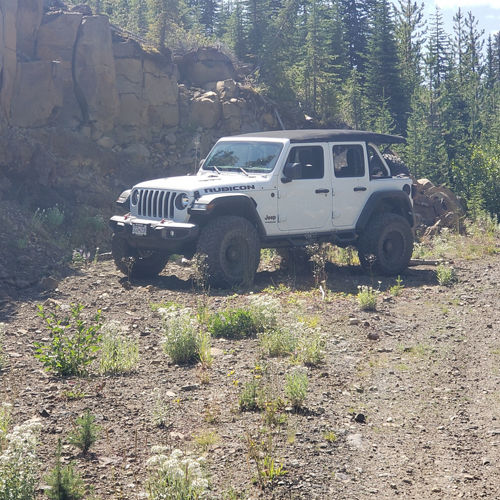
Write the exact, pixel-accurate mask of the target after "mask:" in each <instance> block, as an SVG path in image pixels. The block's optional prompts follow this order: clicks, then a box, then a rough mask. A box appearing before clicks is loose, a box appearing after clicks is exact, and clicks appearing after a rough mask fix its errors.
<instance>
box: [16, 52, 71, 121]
mask: <svg viewBox="0 0 500 500" xmlns="http://www.w3.org/2000/svg"><path fill="white" fill-rule="evenodd" d="M56 74H57V63H54V62H50V61H32V62H26V63H18V67H17V74H16V83H15V93H14V96H13V99H12V106H11V123H12V125H14V126H18V127H40V126H42V125H47V124H49V123H50V122H51V121H53V119H54V116H55V113H56V112H57V109H58V108H60V107H61V105H62V92H61V89H59V88H57V85H56Z"/></svg>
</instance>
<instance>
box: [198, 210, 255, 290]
mask: <svg viewBox="0 0 500 500" xmlns="http://www.w3.org/2000/svg"><path fill="white" fill-rule="evenodd" d="M197 253H199V254H204V255H206V256H207V257H206V261H205V262H206V265H207V271H208V272H207V274H208V281H209V283H210V284H211V285H212V286H215V287H223V288H225V287H234V286H243V287H248V286H251V285H252V283H253V280H254V277H255V272H256V270H257V267H258V266H259V261H260V244H259V235H258V233H257V230H256V229H255V226H254V225H253V224H252V223H251V222H250V221H249V220H247V219H245V218H243V217H237V216H233V215H224V216H220V217H216V218H215V219H213V220H211V221H210V222H209V223H208V224H207V225H206V226H205V227H204V228H203V229H202V231H201V234H200V237H199V239H198V246H197Z"/></svg>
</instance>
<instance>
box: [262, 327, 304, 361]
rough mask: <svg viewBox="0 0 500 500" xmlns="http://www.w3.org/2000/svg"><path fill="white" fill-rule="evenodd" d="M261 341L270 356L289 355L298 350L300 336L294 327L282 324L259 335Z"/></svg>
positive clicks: (263, 348)
mask: <svg viewBox="0 0 500 500" xmlns="http://www.w3.org/2000/svg"><path fill="white" fill-rule="evenodd" d="M259 342H260V347H261V348H262V350H263V351H264V353H265V354H267V355H268V356H271V357H278V356H288V355H290V354H292V353H293V352H294V351H295V350H296V348H297V344H298V338H297V335H296V333H295V332H294V331H293V329H292V328H289V327H287V326H281V327H277V328H273V329H271V330H265V331H264V332H262V333H261V334H260V335H259Z"/></svg>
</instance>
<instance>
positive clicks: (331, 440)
mask: <svg viewBox="0 0 500 500" xmlns="http://www.w3.org/2000/svg"><path fill="white" fill-rule="evenodd" d="M323 437H324V438H325V440H326V441H328V442H329V443H334V442H335V441H337V435H336V434H335V432H333V431H326V432H325V433H324V434H323Z"/></svg>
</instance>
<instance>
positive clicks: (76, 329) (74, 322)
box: [34, 304, 102, 376]
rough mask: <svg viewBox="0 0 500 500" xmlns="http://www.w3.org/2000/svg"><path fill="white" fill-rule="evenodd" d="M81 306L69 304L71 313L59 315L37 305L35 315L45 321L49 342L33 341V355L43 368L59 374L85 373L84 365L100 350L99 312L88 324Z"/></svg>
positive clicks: (85, 366) (92, 359) (100, 324)
mask: <svg viewBox="0 0 500 500" xmlns="http://www.w3.org/2000/svg"><path fill="white" fill-rule="evenodd" d="M83 308H84V306H83V305H82V304H72V305H71V310H70V316H69V317H66V318H60V317H58V314H57V313H55V312H49V313H47V312H46V311H45V310H44V308H43V306H42V305H39V306H38V316H40V317H41V318H42V319H43V320H44V321H45V325H46V327H47V328H48V330H49V333H50V337H51V341H50V344H48V345H44V344H42V343H40V342H35V343H34V345H35V348H36V351H35V357H36V358H37V359H39V360H40V361H41V362H42V363H43V365H44V366H45V368H46V369H48V370H53V371H55V372H57V373H58V374H59V375H62V376H68V375H86V374H87V372H88V368H87V367H88V365H89V364H90V363H92V361H94V359H96V353H97V351H98V350H99V344H100V341H101V336H100V334H99V330H100V329H101V327H102V323H101V311H97V314H96V315H95V316H94V318H93V320H92V323H91V324H90V325H87V322H86V321H85V320H83V319H82V318H81V312H82V311H83Z"/></svg>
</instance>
